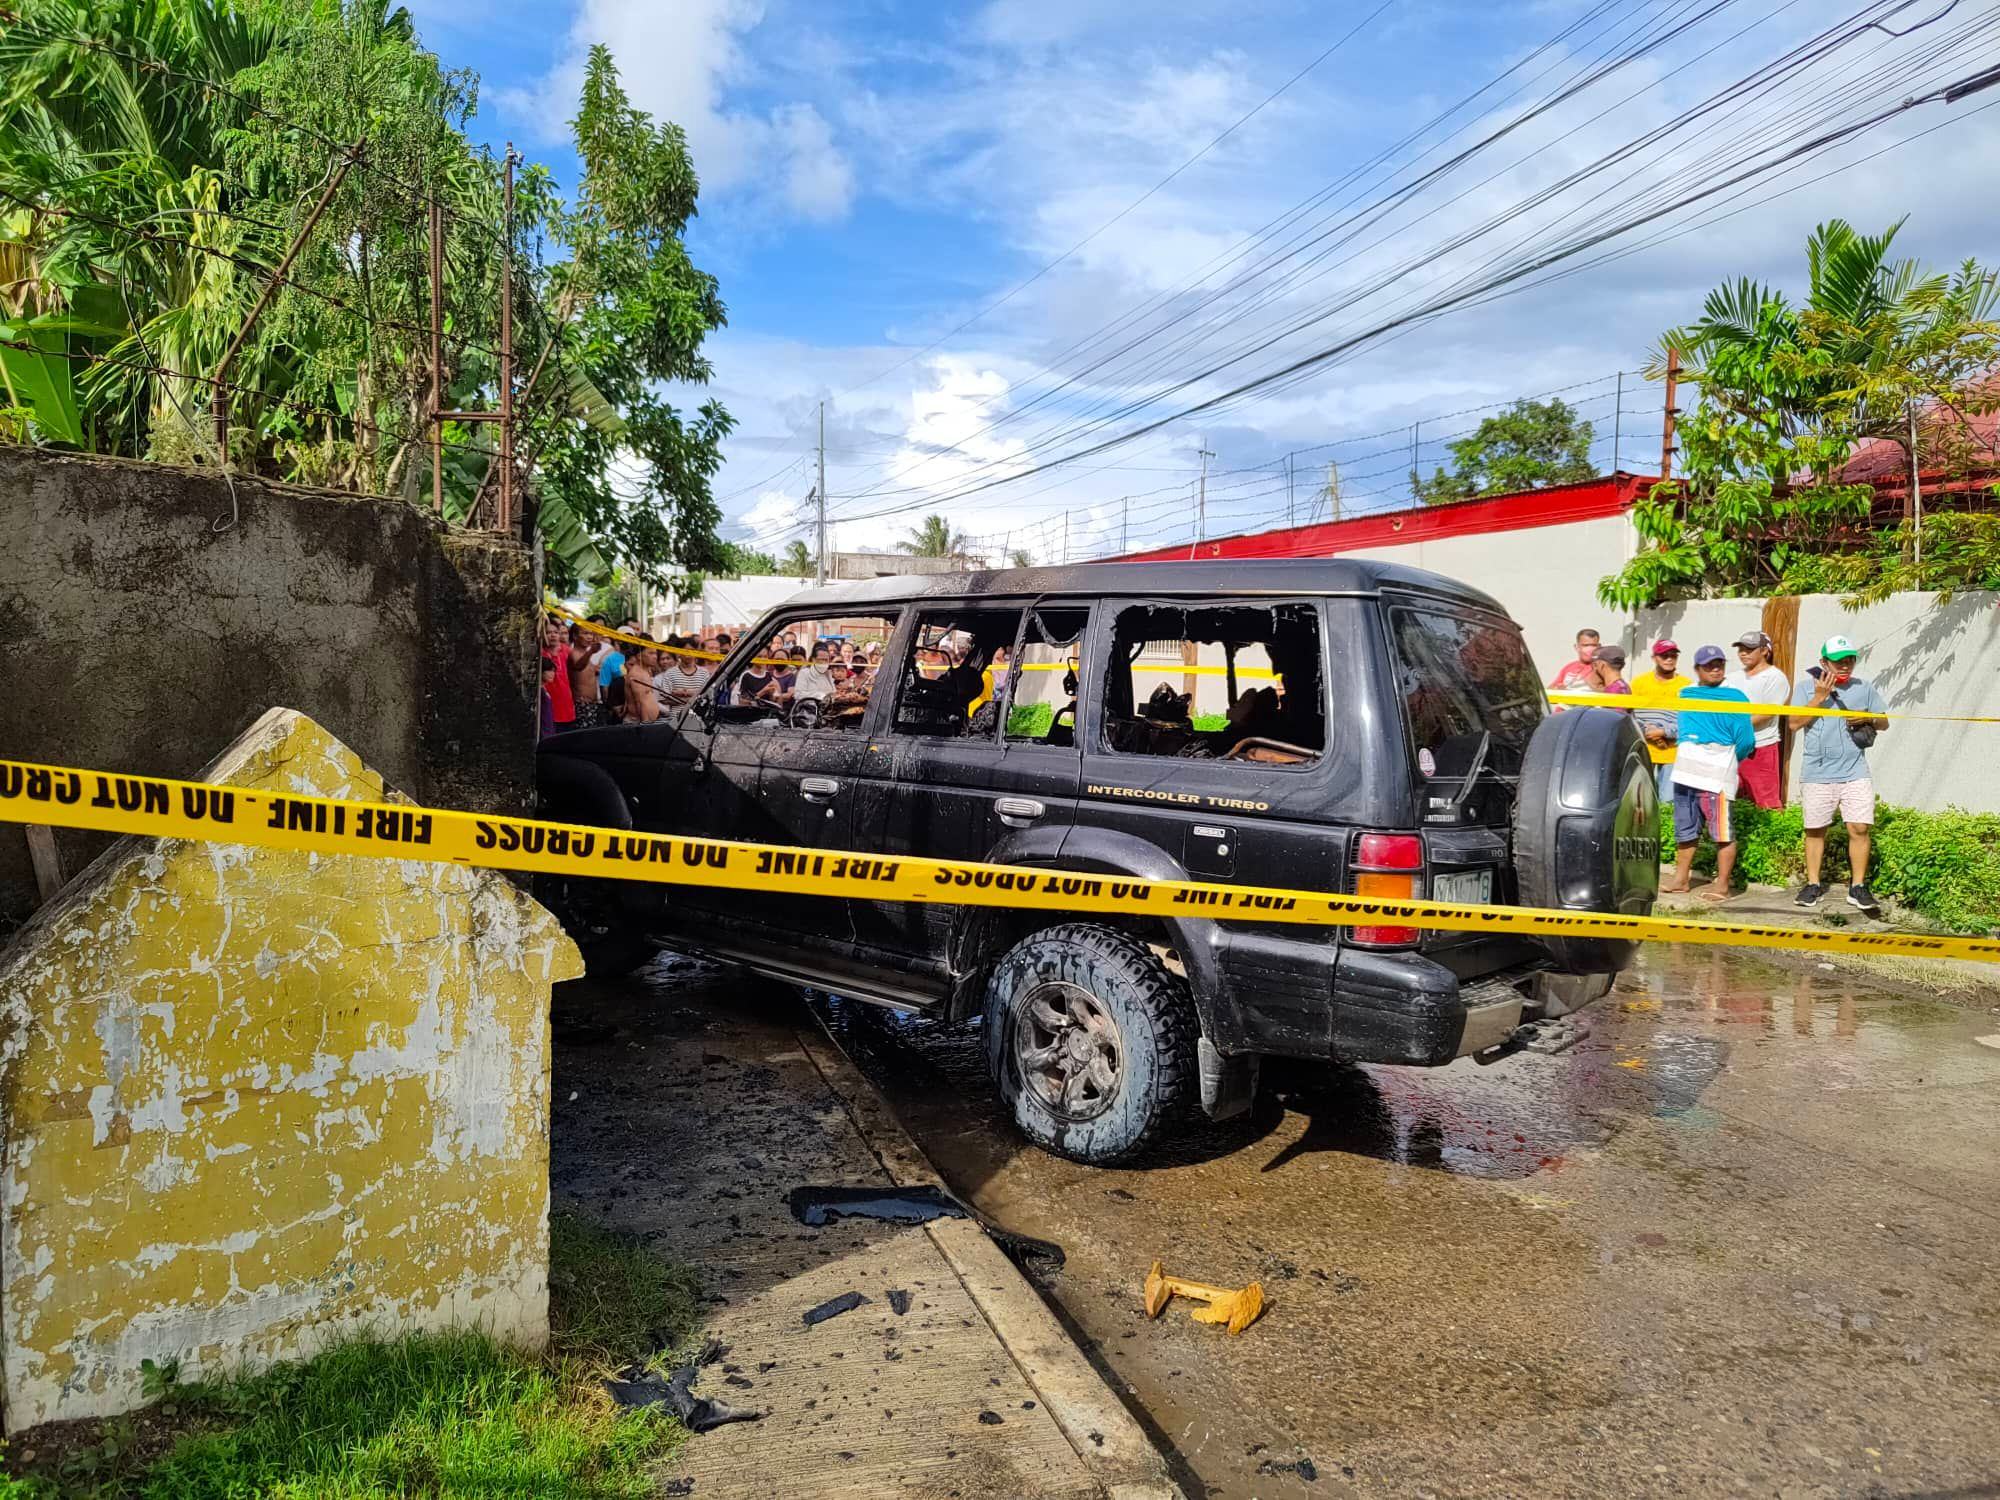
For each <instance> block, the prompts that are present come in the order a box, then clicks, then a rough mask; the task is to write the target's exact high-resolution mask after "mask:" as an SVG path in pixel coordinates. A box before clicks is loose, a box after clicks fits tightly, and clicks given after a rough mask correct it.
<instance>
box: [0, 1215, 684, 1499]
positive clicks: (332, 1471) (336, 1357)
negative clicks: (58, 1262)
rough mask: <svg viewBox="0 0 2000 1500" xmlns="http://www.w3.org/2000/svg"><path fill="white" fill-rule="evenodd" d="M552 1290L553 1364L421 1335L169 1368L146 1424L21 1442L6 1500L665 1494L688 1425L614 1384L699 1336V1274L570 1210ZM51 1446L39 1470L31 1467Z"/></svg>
mask: <svg viewBox="0 0 2000 1500" xmlns="http://www.w3.org/2000/svg"><path fill="white" fill-rule="evenodd" d="M549 1288H550V1324H551V1329H552V1335H553V1337H552V1342H551V1348H550V1351H549V1353H548V1354H547V1355H546V1356H541V1357H537V1356H534V1355H528V1354H523V1353H521V1352H520V1351H518V1350H514V1349H510V1348H507V1347H505V1346H503V1345H500V1344H498V1343H495V1342H494V1341H493V1340H492V1339H489V1338H487V1337H485V1336H483V1335H480V1334H475V1333H445V1334H410V1335H407V1336H405V1337H403V1338H399V1339H393V1340H377V1339H357V1340H355V1341H353V1342H351V1343H346V1344H342V1345H340V1346H339V1347H337V1348H334V1349H330V1350H328V1351H327V1352H325V1353H324V1354H321V1355H319V1356H318V1357H317V1358H315V1359H312V1360H308V1361H306V1362H304V1363H301V1364H291V1365H281V1366H279V1367H277V1368H275V1369H272V1370H268V1371H265V1372H264V1373H262V1374H258V1375H251V1376H244V1377H239V1378H236V1379H229V1380H216V1381H207V1382H203V1383H201V1384H196V1385H186V1386H182V1385H179V1384H176V1383H174V1381H173V1379H172V1372H171V1371H166V1372H160V1373H158V1374H157V1375H156V1376H155V1377H153V1378H151V1379H149V1389H151V1390H157V1391H158V1393H159V1395H160V1399H159V1401H158V1402H157V1403H156V1404H155V1405H154V1406H152V1407H150V1408H148V1409H147V1410H146V1411H145V1412H143V1413H136V1414H134V1415H133V1416H130V1417H123V1418H115V1419H112V1420H110V1421H106V1422H91V1423H67V1424H63V1427H62V1428H61V1429H53V1428H51V1429H43V1430H42V1432H41V1433H31V1434H29V1435H28V1439H27V1441H26V1442H25V1443H23V1442H21V1441H19V1440H15V1441H14V1442H12V1443H10V1444H9V1445H8V1446H9V1449H10V1452H9V1463H10V1467H12V1468H15V1469H16V1472H15V1473H13V1474H12V1475H9V1476H4V1477H0V1500H110V1497H112V1496H120V1497H123V1496H139V1497H143V1500H238V1497H248V1496H268V1497H272V1500H362V1497H369V1500H373V1497H388V1496H414V1495H423V1496H438V1497H471V1496H494V1495H520V1496H542V1495H562V1496H574V1497H578V1500H614V1497H618V1500H622V1497H628V1496H629V1497H633V1500H638V1497H642V1496H650V1495H653V1494H655V1493H656V1492H657V1484H658V1475H657V1468H658V1465H659V1462H660V1461H661V1460H662V1459H664V1458H666V1457H667V1456H668V1455H669V1454H670V1453H671V1452H672V1451H673V1450H674V1448H675V1447H677V1446H678V1444H679V1443H680V1441H681V1440H682V1438H683V1437H684V1436H685V1433H684V1431H683V1429H682V1428H681V1426H680V1424H679V1423H678V1422H676V1421H674V1420H673V1419H672V1418H671V1417H669V1416H666V1415H664V1414H663V1413H660V1412H657V1411H636V1412H630V1411H623V1410H621V1409H619V1408H618V1407H616V1406H615V1405H614V1404H613V1403H612V1402H611V1401H610V1399H609V1398H608V1397H607V1396H605V1395H604V1393H603V1391H602V1390H601V1389H600V1388H599V1386H598V1384H597V1380H598V1377H599V1376H601V1375H602V1374H604V1373H605V1372H606V1370H607V1369H609V1368H611V1367H613V1366H615V1365H618V1364H623V1363H625V1362H627V1361H629V1360H632V1359H637V1358H643V1357H645V1356H647V1355H649V1354H651V1353H653V1352H654V1351H655V1350H657V1349H659V1348H661V1347H662V1346H667V1347H672V1346H677V1345H680V1344H682V1343H685V1342H686V1341H687V1338H688V1336H689V1334H690V1333H691V1332H692V1331H693V1328H694V1320H695V1313H696V1302H695V1287H694V1282H693V1278H692V1277H691V1276H690V1275H689V1273H688V1272H686V1271H685V1270H683V1269H680V1268H677V1267H673V1266H669V1265H667V1264H666V1263H664V1262H662V1261H660V1260H659V1259H657V1258H656V1257H654V1256H651V1255H649V1254H648V1253H647V1252H645V1251H644V1250H642V1249H640V1248H638V1247H637V1246H636V1245H634V1244H633V1243H632V1242H630V1241H628V1240H625V1239H622V1238H620V1237H619V1236H616V1235H613V1234H610V1233H608V1232H606V1231H604V1230H602V1229H598V1228H595V1227H593V1226H591V1225H588V1224H585V1223H583V1222H581V1221H579V1220H577V1219H575V1218H574V1217H573V1216H570V1215H563V1214H558V1215H556V1216H554V1217H553V1218H552V1220H551V1222H550V1274H549ZM145 1433H151V1434H152V1436H151V1438H150V1440H145V1439H143V1437H142V1436H141V1435H143V1434H145ZM38 1444H39V1445H40V1446H41V1448H42V1449H43V1450H45V1451H40V1452H37V1462H36V1463H35V1464H34V1465H33V1469H32V1472H27V1473H22V1472H19V1468H18V1462H17V1460H18V1456H19V1455H20V1453H21V1452H22V1451H24V1450H27V1451H34V1450H36V1449H37V1445H38Z"/></svg>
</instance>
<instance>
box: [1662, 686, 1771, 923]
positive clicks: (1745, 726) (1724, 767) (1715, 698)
mask: <svg viewBox="0 0 2000 1500" xmlns="http://www.w3.org/2000/svg"><path fill="white" fill-rule="evenodd" d="M1728 669H1729V662H1728V660H1727V658H1725V657H1724V656H1723V654H1722V648H1721V647H1720V646H1703V647H1701V648H1700V649H1699V650H1697V651H1696V652H1695V654H1694V675H1695V684H1694V686H1693V687H1687V688H1682V689H1681V693H1680V697H1679V699H1678V700H1676V701H1678V702H1680V703H1717V702H1720V703H1743V704H1747V703H1749V701H1750V699H1749V697H1748V695H1746V694H1745V693H1744V692H1742V691H1741V690H1740V689H1738V688H1733V687H1724V686H1723V685H1722V677H1723V674H1724V673H1725V672H1726V671H1728ZM1679 733H1680V741H1679V746H1678V753H1677V754H1676V755H1675V756H1674V878H1673V882H1672V883H1671V884H1662V885H1661V886H1660V889H1661V890H1662V891H1685V890H1686V889H1687V888H1688V875H1689V873H1690V872H1691V870H1692V869H1693V867H1694V854H1695V850H1696V848H1697V847H1699V845H1700V844H1701V830H1702V825H1703V824H1704V823H1705V824H1707V825H1708V833H1709V837H1710V838H1712V839H1714V840H1715V884H1713V885H1711V886H1707V887H1704V888H1703V890H1702V893H1701V894H1702V897H1703V899H1705V900H1709V901H1722V900H1725V899H1727V897H1728V895H1729V877H1730V876H1731V875H1733V874H1734V873H1735V871H1736V829H1735V826H1734V820H1733V819H1732V818H1731V817H1730V810H1729V803H1730V800H1731V799H1732V798H1733V797H1735V795H1736V779H1737V767H1738V766H1740V765H1741V764H1742V763H1743V762H1744V761H1746V760H1748V759H1749V758H1750V757H1751V756H1753V755H1755V754H1756V753H1757V734H1756V731H1755V730H1753V729H1752V728H1751V727H1750V716H1749V715H1748V714H1737V713H1719V714H1718V713H1701V712H1699V711H1693V712H1691V711H1689V710H1688V709H1685V708H1683V709H1682V710H1681V711H1680V731H1679Z"/></svg>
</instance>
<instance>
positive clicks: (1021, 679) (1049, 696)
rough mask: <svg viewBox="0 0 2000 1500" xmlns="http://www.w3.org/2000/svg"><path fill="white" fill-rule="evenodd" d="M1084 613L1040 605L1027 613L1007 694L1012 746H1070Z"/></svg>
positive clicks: (1086, 614)
mask: <svg viewBox="0 0 2000 1500" xmlns="http://www.w3.org/2000/svg"><path fill="white" fill-rule="evenodd" d="M1089 624H1090V611H1089V610H1087V609H1076V608H1054V607H1049V606H1044V607H1042V608H1039V609H1031V610H1029V611H1028V620H1027V624H1026V626H1025V628H1024V629H1023V630H1022V632H1021V660H1020V661H1019V663H1018V664H1017V665H1016V670H1015V675H1014V680H1013V685H1012V690H1011V691H1010V693H1009V694H1008V698H1007V739H1008V742H1009V743H1012V744H1023V743H1025V744H1039V745H1074V744H1075V743H1076V690H1077V670H1078V660H1079V657H1078V652H1079V650H1080V649H1081V647H1082V643H1083V632H1084V630H1085V628H1086V627H1088V625H1089Z"/></svg>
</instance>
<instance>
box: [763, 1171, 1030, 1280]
mask: <svg viewBox="0 0 2000 1500" xmlns="http://www.w3.org/2000/svg"><path fill="white" fill-rule="evenodd" d="M785 1206H786V1207H787V1208H789V1209H791V1211H792V1217H793V1218H795V1219H797V1220H798V1221H799V1222H800V1223H801V1224H804V1225H806V1226H807V1227H809V1228H812V1229H823V1228H825V1227H826V1226H827V1225H828V1224H831V1223H832V1222H834V1220H836V1219H850V1218H851V1219H879V1220H881V1221H882V1222H883V1223H886V1224H928V1223H930V1222H931V1221H932V1220H933V1219H971V1220H972V1221H973V1222H974V1223H976V1224H977V1225H978V1226H979V1227H980V1228H981V1229H983V1230H985V1231H986V1233H987V1235H988V1236H989V1237H990V1238H991V1239H992V1240H993V1242H994V1243H995V1244H996V1245H998V1246H999V1247H1000V1248H1001V1249H1002V1250H1004V1251H1005V1252H1006V1253H1007V1258H1008V1259H1009V1260H1011V1261H1013V1262H1014V1264H1015V1265H1017V1266H1019V1267H1021V1268H1022V1269H1023V1270H1026V1271H1034V1272H1037V1273H1039V1274H1042V1275H1054V1274H1055V1273H1056V1272H1057V1271H1060V1270H1061V1269H1062V1268H1063V1261H1064V1259H1065V1256H1064V1254H1063V1248H1062V1246H1060V1245H1058V1244H1055V1243H1054V1242H1052V1241H1050V1240H1038V1239H1036V1238H1034V1237H1033V1236H1032V1235H1026V1234H1016V1233H1015V1232H1014V1231H1013V1230H1011V1229H1005V1228H1002V1227H1001V1226H1000V1225H998V1224H996V1223H994V1222H993V1221H992V1220H991V1219H989V1218H987V1217H986V1215H985V1214H982V1213H981V1212H979V1210H978V1209H976V1208H973V1207H972V1206H971V1205H969V1204H966V1203H961V1202H960V1201H959V1200H958V1199H956V1198H954V1197H952V1195H951V1194H950V1193H947V1192H946V1191H945V1190H944V1189H943V1188H941V1187H936V1186H930V1185H927V1186H924V1187H823V1186H817V1185H814V1184H807V1185H805V1186H802V1187H795V1188H793V1189H792V1190H791V1191H790V1192H788V1193H786V1194H785Z"/></svg>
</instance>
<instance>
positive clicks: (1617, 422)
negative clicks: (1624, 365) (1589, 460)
mask: <svg viewBox="0 0 2000 1500" xmlns="http://www.w3.org/2000/svg"><path fill="white" fill-rule="evenodd" d="M1612 399H1613V400H1614V401H1616V402H1617V403H1618V405H1617V407H1616V409H1615V410H1613V412H1612V413H1611V472H1612V473H1614V474H1616V473H1617V472H1618V449H1619V446H1620V444H1619V440H1620V439H1621V438H1622V437H1623V436H1624V435H1625V372H1624V371H1623V370H1620V371H1619V372H1618V394H1617V395H1616V396H1614V397H1613V398H1612Z"/></svg>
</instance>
